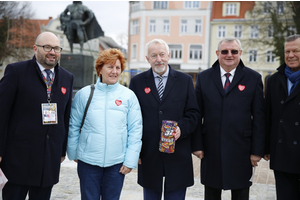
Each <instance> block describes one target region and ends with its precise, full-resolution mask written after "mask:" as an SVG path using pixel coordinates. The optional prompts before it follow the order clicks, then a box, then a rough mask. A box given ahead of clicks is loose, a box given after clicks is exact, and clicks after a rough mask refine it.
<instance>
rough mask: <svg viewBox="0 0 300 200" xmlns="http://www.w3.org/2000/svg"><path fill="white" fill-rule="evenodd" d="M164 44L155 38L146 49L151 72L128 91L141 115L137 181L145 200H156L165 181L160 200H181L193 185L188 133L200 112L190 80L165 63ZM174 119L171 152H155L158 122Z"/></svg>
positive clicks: (167, 54) (167, 56) (134, 80)
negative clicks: (141, 136) (136, 98)
mask: <svg viewBox="0 0 300 200" xmlns="http://www.w3.org/2000/svg"><path fill="white" fill-rule="evenodd" d="M170 55H171V54H170V51H169V46H168V45H167V43H166V42H165V41H163V40H161V39H154V40H152V41H150V42H149V43H148V44H147V45H146V59H147V61H148V62H149V63H150V66H151V68H150V69H149V70H148V71H146V72H143V73H141V74H138V75H136V76H135V77H133V78H132V79H131V82H130V85H129V88H130V89H132V90H133V91H134V92H135V94H136V95H137V97H138V99H139V102H140V105H141V108H142V115H143V122H144V124H143V138H142V140H143V146H142V150H141V154H140V159H139V166H138V183H139V184H140V185H141V186H142V187H143V191H144V199H145V200H160V199H161V197H162V190H163V177H165V182H164V199H165V200H171V199H172V200H173V199H176V200H184V199H185V194H186V188H187V187H189V186H192V185H193V184H194V176H193V163H192V155H191V153H192V152H191V133H192V132H193V130H194V129H195V128H196V126H197V122H198V121H197V119H198V117H199V110H198V106H197V101H196V96H195V92H194V85H193V81H192V78H191V76H189V75H187V74H184V73H181V72H178V71H175V70H174V69H172V68H171V66H170V65H168V61H169V59H170ZM163 120H171V121H176V122H177V124H178V126H177V128H176V131H175V134H174V137H175V139H176V142H175V152H174V153H164V152H161V151H159V143H160V137H161V129H162V121H163Z"/></svg>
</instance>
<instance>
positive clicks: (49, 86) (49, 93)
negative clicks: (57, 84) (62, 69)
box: [42, 73, 53, 103]
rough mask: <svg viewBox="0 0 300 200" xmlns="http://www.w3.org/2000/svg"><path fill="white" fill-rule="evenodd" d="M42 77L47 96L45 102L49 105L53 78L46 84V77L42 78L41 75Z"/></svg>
mask: <svg viewBox="0 0 300 200" xmlns="http://www.w3.org/2000/svg"><path fill="white" fill-rule="evenodd" d="M42 77H43V80H44V82H45V83H46V87H47V96H48V98H47V101H48V103H50V102H51V89H52V85H53V78H50V79H51V81H50V83H48V81H47V79H46V77H45V76H44V74H43V73H42Z"/></svg>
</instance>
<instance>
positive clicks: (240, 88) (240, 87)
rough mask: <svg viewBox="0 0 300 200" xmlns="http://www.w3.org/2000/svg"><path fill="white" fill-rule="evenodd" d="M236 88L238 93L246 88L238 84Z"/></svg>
mask: <svg viewBox="0 0 300 200" xmlns="http://www.w3.org/2000/svg"><path fill="white" fill-rule="evenodd" d="M238 88H239V90H240V91H243V90H244V89H245V88H246V86H244V85H241V84H240V85H239V86H238Z"/></svg>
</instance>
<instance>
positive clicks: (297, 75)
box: [284, 66, 300, 93]
mask: <svg viewBox="0 0 300 200" xmlns="http://www.w3.org/2000/svg"><path fill="white" fill-rule="evenodd" d="M284 73H285V76H286V77H287V78H288V79H289V80H290V81H291V82H292V83H293V86H292V88H291V91H290V93H291V92H292V90H293V89H294V88H295V86H296V85H297V84H298V83H299V81H300V70H298V71H297V72H294V71H292V70H291V68H289V67H288V66H286V67H285V69H284Z"/></svg>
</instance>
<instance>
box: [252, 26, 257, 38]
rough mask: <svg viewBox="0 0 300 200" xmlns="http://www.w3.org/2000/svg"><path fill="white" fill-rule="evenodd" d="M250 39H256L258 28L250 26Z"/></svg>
mask: <svg viewBox="0 0 300 200" xmlns="http://www.w3.org/2000/svg"><path fill="white" fill-rule="evenodd" d="M250 38H258V26H250Z"/></svg>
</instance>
